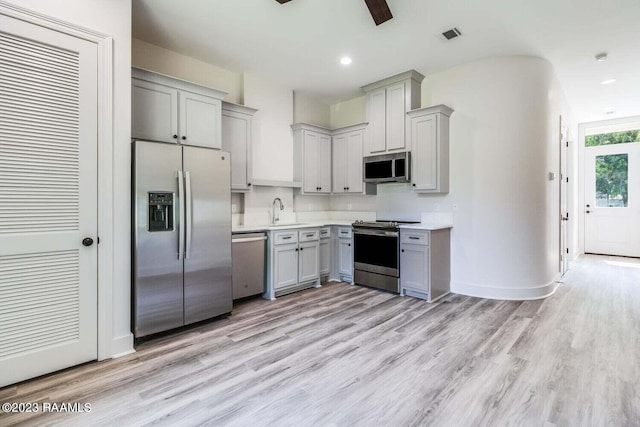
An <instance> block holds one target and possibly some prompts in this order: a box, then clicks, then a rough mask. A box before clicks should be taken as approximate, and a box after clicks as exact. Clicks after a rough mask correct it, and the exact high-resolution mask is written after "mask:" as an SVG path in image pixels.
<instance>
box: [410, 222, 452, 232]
mask: <svg viewBox="0 0 640 427" xmlns="http://www.w3.org/2000/svg"><path fill="white" fill-rule="evenodd" d="M400 228H401V229H407V230H430V231H434V230H445V229H447V228H453V224H449V223H425V222H420V223H417V224H402V225H400Z"/></svg>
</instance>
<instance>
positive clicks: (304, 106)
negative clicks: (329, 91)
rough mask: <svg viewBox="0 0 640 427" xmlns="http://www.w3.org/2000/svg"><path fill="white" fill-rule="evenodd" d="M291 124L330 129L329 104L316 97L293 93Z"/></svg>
mask: <svg viewBox="0 0 640 427" xmlns="http://www.w3.org/2000/svg"><path fill="white" fill-rule="evenodd" d="M293 123H310V124H313V125H317V126H321V127H325V128H330V127H331V114H330V107H329V104H327V103H326V102H324V101H322V100H320V99H318V98H316V97H313V96H309V95H305V94H302V93H299V92H294V93H293Z"/></svg>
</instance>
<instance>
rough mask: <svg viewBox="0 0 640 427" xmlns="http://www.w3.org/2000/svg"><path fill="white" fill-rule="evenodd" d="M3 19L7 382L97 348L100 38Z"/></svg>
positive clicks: (0, 371) (0, 83) (1, 206)
mask: <svg viewBox="0 0 640 427" xmlns="http://www.w3.org/2000/svg"><path fill="white" fill-rule="evenodd" d="M0 28H1V29H2V31H1V32H0V387H1V386H5V385H7V384H12V383H15V382H18V381H22V380H25V379H28V378H32V377H35V376H38V375H42V374H46V373H49V372H52V371H56V370H59V369H62V368H66V367H68V366H72V365H76V364H79V363H83V362H86V361H89V360H93V359H95V358H96V357H97V300H96V298H97V242H96V243H93V244H90V243H91V241H90V240H86V239H92V240H94V241H95V240H97V173H96V170H97V46H96V45H95V44H94V43H91V42H89V41H84V40H81V39H77V38H74V37H71V36H68V35H65V34H62V33H60V32H57V31H52V30H49V29H46V28H44V27H41V26H37V25H33V24H30V23H27V22H25V21H21V20H17V19H13V18H10V17H8V16H5V15H0ZM83 240H84V244H83Z"/></svg>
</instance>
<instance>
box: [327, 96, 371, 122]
mask: <svg viewBox="0 0 640 427" xmlns="http://www.w3.org/2000/svg"><path fill="white" fill-rule="evenodd" d="M366 106H367V98H366V97H365V96H359V97H357V98H353V99H350V100H347V101H344V102H339V103H336V104H333V105H331V107H330V120H331V128H332V129H338V128H342V127H345V126H351V125H355V124H358V123H362V122H364V121H366V117H367V114H366Z"/></svg>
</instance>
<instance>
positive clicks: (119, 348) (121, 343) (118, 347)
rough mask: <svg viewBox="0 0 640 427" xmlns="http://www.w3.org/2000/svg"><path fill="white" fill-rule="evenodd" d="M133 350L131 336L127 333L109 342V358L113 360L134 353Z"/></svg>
mask: <svg viewBox="0 0 640 427" xmlns="http://www.w3.org/2000/svg"><path fill="white" fill-rule="evenodd" d="M135 352H136V350H135V349H134V348H133V334H131V333H129V334H127V335H123V336H121V337H117V338H114V339H113V340H112V341H111V357H112V358H113V359H115V358H118V357H122V356H126V355H127V354H131V353H135Z"/></svg>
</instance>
